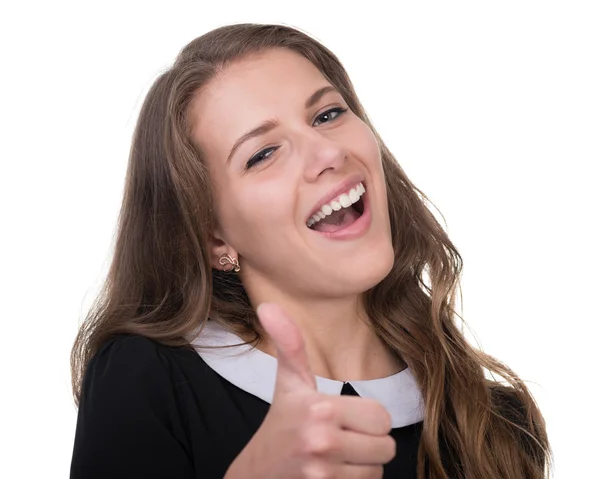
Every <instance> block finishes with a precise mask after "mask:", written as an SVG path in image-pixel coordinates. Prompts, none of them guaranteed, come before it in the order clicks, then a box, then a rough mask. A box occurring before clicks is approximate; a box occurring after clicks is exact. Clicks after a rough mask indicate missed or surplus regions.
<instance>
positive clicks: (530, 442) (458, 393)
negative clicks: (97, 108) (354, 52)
mask: <svg viewBox="0 0 600 479" xmlns="http://www.w3.org/2000/svg"><path fill="white" fill-rule="evenodd" d="M268 48H289V49H291V50H293V51H295V52H297V53H300V54H301V55H303V56H304V57H306V58H307V59H308V60H310V61H311V62H312V63H313V64H314V65H315V66H316V67H317V68H318V69H319V70H320V71H321V73H322V74H323V75H324V76H325V78H326V79H327V80H328V81H329V82H330V83H331V84H332V85H334V86H335V87H336V88H337V89H338V91H339V92H340V93H341V94H342V96H343V98H344V100H345V101H346V102H347V104H348V106H349V107H350V108H351V109H352V111H353V112H354V113H355V114H356V115H357V116H359V117H360V118H361V119H362V120H363V121H364V122H366V124H367V125H369V127H370V128H371V129H372V130H373V132H374V133H375V136H376V137H377V140H378V141H379V145H380V148H381V156H382V161H383V166H384V172H385V180H386V184H387V192H388V203H389V214H390V221H391V225H392V240H393V245H394V250H395V263H394V267H393V269H392V271H391V272H390V273H389V274H388V275H387V277H386V278H384V279H383V280H382V281H381V282H380V283H379V284H378V285H377V286H375V287H374V288H372V289H371V290H370V291H368V292H366V293H365V304H366V307H367V312H368V314H369V318H370V319H371V320H372V323H373V327H374V328H375V331H376V332H377V334H378V335H379V336H380V337H381V338H382V339H383V340H384V341H385V342H386V344H387V345H388V346H389V348H390V349H391V350H392V351H393V352H394V353H396V354H397V355H398V356H399V357H401V358H402V359H403V360H404V362H405V363H406V364H407V365H408V366H409V367H410V368H411V370H412V371H413V373H414V375H415V377H416V379H417V381H418V384H419V386H420V388H421V391H422V394H423V398H424V403H425V418H424V421H423V430H422V434H421V440H420V445H419V453H418V471H417V472H418V477H419V478H421V479H425V478H448V477H452V478H454V477H457V478H458V477H464V478H469V479H470V478H473V479H475V478H482V479H483V478H485V479H489V478H500V477H501V478H525V477H526V478H544V477H549V474H550V468H551V463H552V455H551V451H550V446H549V442H548V438H547V434H546V428H545V422H544V419H543V417H542V415H541V413H540V411H539V409H538V407H537V405H536V403H535V400H534V399H533V397H532V395H531V394H530V392H529V391H528V389H527V387H526V385H525V384H524V382H523V381H522V380H521V379H520V378H519V377H518V376H517V375H516V374H515V373H514V372H513V371H512V370H511V369H510V368H508V367H507V366H506V365H504V364H502V363H501V362H499V361H498V360H496V359H494V358H493V357H491V356H489V355H487V354H485V353H483V352H482V351H480V350H478V349H475V348H474V347H472V346H471V345H470V344H469V343H468V342H467V340H466V339H465V337H464V336H463V333H462V332H461V330H460V329H459V328H458V326H457V324H456V322H455V321H456V320H457V318H460V319H461V320H462V317H460V315H458V313H456V311H455V300H456V295H457V290H458V291H460V286H459V279H460V275H461V269H462V258H461V256H460V254H459V253H458V251H457V249H456V248H455V247H454V245H453V244H452V242H451V241H450V239H449V238H448V236H447V234H446V233H445V231H444V229H443V228H442V226H441V225H440V224H439V222H438V221H437V220H436V219H435V217H434V216H433V214H432V213H431V211H430V209H429V208H428V206H427V205H428V204H431V202H430V201H429V199H428V198H427V196H426V195H425V194H424V193H423V192H422V191H420V190H419V189H418V188H417V187H416V186H415V185H414V184H413V183H412V182H411V181H410V180H409V179H408V177H407V176H406V174H405V173H404V171H403V169H402V167H401V166H400V165H399V164H398V162H397V161H396V160H395V158H394V157H393V155H392V154H391V152H390V151H389V150H388V149H387V147H386V146H385V144H384V142H383V141H382V140H381V138H380V137H379V135H378V134H377V132H376V131H375V128H374V127H373V126H372V124H371V122H370V121H369V119H368V117H367V115H366V113H365V111H364V109H363V107H362V105H361V103H360V102H359V100H358V98H357V96H356V93H355V91H354V88H353V86H352V83H351V81H350V79H349V78H348V75H347V73H346V71H345V69H344V67H343V66H342V64H341V63H340V61H339V60H338V59H337V57H336V56H335V55H334V54H333V53H332V52H331V51H329V50H328V49H327V48H325V47H324V46H323V45H321V44H320V43H319V42H318V41H316V40H314V39H313V38H311V37H310V36H309V35H307V34H305V33H303V32H301V31H299V30H296V29H293V28H290V27H287V26H282V25H260V24H238V25H229V26H224V27H220V28H217V29H215V30H212V31H210V32H208V33H206V34H205V35H202V36H200V37H199V38H196V39H195V40H193V41H192V42H190V43H189V44H188V45H187V46H186V47H184V48H183V50H182V51H181V52H180V53H179V55H178V57H177V59H176V61H175V62H174V64H173V65H172V66H171V67H170V68H169V69H168V70H167V71H165V72H164V73H162V74H161V75H160V76H159V78H158V79H157V80H156V81H155V83H154V84H153V86H152V88H151V89H150V91H149V93H148V95H147V97H146V99H145V101H144V104H143V107H142V110H141V113H140V116H139V119H138V122H137V126H136V129H135V133H134V137H133V142H132V146H131V152H130V158H129V164H128V169H127V175H126V185H125V193H124V197H123V203H122V207H121V212H120V216H119V221H118V231H117V236H116V243H115V246H114V255H113V259H112V263H111V266H110V270H109V272H108V275H107V278H106V281H105V284H104V286H103V289H102V291H101V294H100V295H99V296H98V297H97V298H96V301H95V302H94V304H93V306H92V308H91V309H90V312H89V313H88V315H87V317H86V319H85V321H84V322H83V324H82V325H81V328H80V330H79V333H78V335H77V338H76V340H75V344H74V347H73V350H72V354H71V366H72V381H73V390H74V396H75V401H76V403H78V402H79V399H80V394H81V383H82V379H83V374H84V372H85V369H86V366H87V363H88V361H89V360H90V358H91V357H92V356H93V355H94V354H95V352H96V351H98V349H99V347H100V346H101V345H102V343H103V342H105V341H106V340H107V339H109V338H110V337H112V336H114V335H116V334H121V333H133V334H140V335H144V336H146V337H149V338H152V339H155V340H157V341H159V342H161V343H163V344H168V345H181V346H189V339H190V338H191V337H192V336H193V335H194V334H196V333H197V331H198V330H199V328H200V327H201V326H202V325H203V324H204V322H205V321H206V320H207V319H208V318H209V317H210V318H211V319H212V320H215V321H219V322H220V323H222V324H224V325H225V326H226V327H228V328H230V329H232V330H234V331H237V332H240V333H245V334H248V335H252V337H253V338H254V340H253V341H255V342H260V340H261V338H262V337H263V332H262V330H261V328H260V325H259V322H258V320H257V317H256V314H255V312H254V310H253V308H252V306H251V304H250V302H249V300H248V297H247V296H246V294H245V291H244V287H243V285H242V283H241V282H240V280H239V279H238V277H237V276H236V275H232V274H223V273H222V272H219V271H216V270H213V269H212V268H211V265H210V261H209V251H208V247H207V239H208V236H207V235H208V233H209V232H210V231H211V228H212V227H213V225H214V218H213V214H212V211H213V208H212V201H213V199H212V193H211V182H210V178H209V174H208V170H207V167H206V166H205V165H204V163H203V162H202V153H201V152H200V151H199V149H198V148H197V147H196V146H195V145H194V143H193V142H192V140H191V129H192V127H191V124H190V121H189V117H188V108H189V105H190V103H191V101H192V99H193V98H194V96H195V95H197V94H198V92H199V91H201V89H202V87H203V86H204V85H206V84H207V82H208V81H210V80H211V79H212V78H213V77H214V76H215V74H216V73H218V72H219V71H220V70H222V69H223V68H225V67H226V66H227V65H229V64H231V63H232V62H235V61H236V60H240V59H242V58H244V57H247V56H248V55H252V54H255V53H260V52H262V51H264V50H265V49H268ZM486 373H488V374H489V375H490V376H491V378H492V379H490V378H488V377H486ZM494 375H498V376H499V377H500V378H501V379H502V380H503V381H498V380H496V379H495V377H494ZM443 450H449V451H450V455H449V456H447V455H445V454H443V453H442V451H443ZM547 474H548V475H547Z"/></svg>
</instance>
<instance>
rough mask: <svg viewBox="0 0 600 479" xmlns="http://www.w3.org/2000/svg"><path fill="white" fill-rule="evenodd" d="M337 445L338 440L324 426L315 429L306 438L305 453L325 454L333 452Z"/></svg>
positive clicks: (318, 455) (309, 454) (311, 454)
mask: <svg viewBox="0 0 600 479" xmlns="http://www.w3.org/2000/svg"><path fill="white" fill-rule="evenodd" d="M336 447H337V441H336V440H335V437H334V436H333V434H332V433H331V432H330V431H328V430H324V429H322V428H320V429H319V430H316V431H314V432H313V433H312V434H310V435H308V437H305V440H304V453H305V454H306V455H308V456H317V457H320V456H325V455H328V454H331V453H333V452H334V451H335V450H336Z"/></svg>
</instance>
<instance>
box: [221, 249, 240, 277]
mask: <svg viewBox="0 0 600 479" xmlns="http://www.w3.org/2000/svg"><path fill="white" fill-rule="evenodd" d="M219 264H220V265H222V266H223V268H222V269H223V271H233V272H235V273H237V272H239V270H240V263H239V261H238V260H237V258H232V257H231V256H230V255H228V254H227V253H224V254H222V255H221V257H220V258H219ZM226 265H231V268H228V269H225V268H226Z"/></svg>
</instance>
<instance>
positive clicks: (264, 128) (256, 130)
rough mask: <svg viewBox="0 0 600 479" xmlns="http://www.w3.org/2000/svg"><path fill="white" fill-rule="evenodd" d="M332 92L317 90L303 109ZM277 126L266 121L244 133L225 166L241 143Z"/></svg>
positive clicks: (330, 90)
mask: <svg viewBox="0 0 600 479" xmlns="http://www.w3.org/2000/svg"><path fill="white" fill-rule="evenodd" d="M332 91H337V89H336V88H335V87H333V86H331V85H327V86H324V87H322V88H319V89H318V90H317V91H316V92H314V93H313V94H312V95H311V96H310V97H308V100H306V103H305V104H304V108H306V109H309V108H310V107H312V106H313V105H315V104H316V103H317V102H318V101H319V100H320V99H321V98H322V97H323V96H324V95H325V94H327V93H329V92H332ZM277 126H279V122H278V121H277V120H267V121H264V122H263V123H261V124H260V125H259V126H257V127H256V128H253V129H252V130H250V131H249V132H247V133H244V134H243V135H242V136H241V137H240V138H239V139H238V140H237V141H236V142H235V143H234V145H233V147H232V148H231V151H230V152H229V156H228V157H227V161H226V162H225V164H228V163H229V161H230V160H231V157H232V156H233V154H234V153H235V150H237V149H238V147H239V146H240V145H241V144H242V143H244V142H245V141H247V140H250V139H251V138H255V137H257V136H260V135H264V134H266V133H268V132H270V131H271V130H273V129H274V128H277Z"/></svg>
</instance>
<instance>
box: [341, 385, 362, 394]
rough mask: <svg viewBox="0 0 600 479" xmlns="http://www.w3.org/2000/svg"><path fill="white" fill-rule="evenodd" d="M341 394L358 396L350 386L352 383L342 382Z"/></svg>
mask: <svg viewBox="0 0 600 479" xmlns="http://www.w3.org/2000/svg"><path fill="white" fill-rule="evenodd" d="M341 395H342V396H358V395H359V394H358V393H357V392H356V391H355V390H354V388H353V387H352V384H350V383H344V385H343V386H342V392H341Z"/></svg>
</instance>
